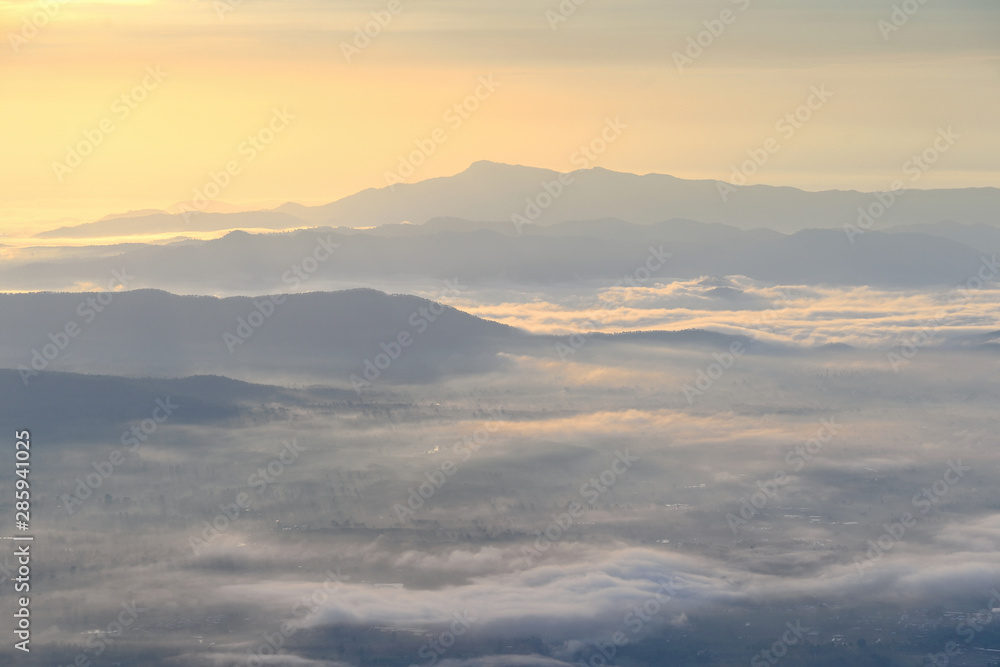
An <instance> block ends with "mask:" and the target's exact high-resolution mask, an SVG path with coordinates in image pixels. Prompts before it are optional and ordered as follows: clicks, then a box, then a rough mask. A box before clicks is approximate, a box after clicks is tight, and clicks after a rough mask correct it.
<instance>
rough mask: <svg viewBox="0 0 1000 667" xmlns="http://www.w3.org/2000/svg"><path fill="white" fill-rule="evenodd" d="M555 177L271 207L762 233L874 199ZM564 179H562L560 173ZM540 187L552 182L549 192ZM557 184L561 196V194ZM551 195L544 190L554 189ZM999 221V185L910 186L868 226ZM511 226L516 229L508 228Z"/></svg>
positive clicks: (578, 174)
mask: <svg viewBox="0 0 1000 667" xmlns="http://www.w3.org/2000/svg"><path fill="white" fill-rule="evenodd" d="M559 176H560V174H559V172H556V171H552V170H549V169H538V168H534V167H524V166H517V165H508V164H499V163H495V162H486V161H482V162H476V163H474V164H473V165H472V166H471V167H469V168H468V169H466V170H465V171H463V172H461V173H459V174H456V175H454V176H449V177H442V178H432V179H428V180H425V181H420V182H418V183H412V184H400V185H396V186H394V187H393V188H392V189H389V188H378V189H375V188H371V189H368V190H364V191H362V192H359V193H357V194H354V195H351V196H349V197H345V198H344V199H341V200H339V201H336V202H333V203H331V204H326V205H324V206H302V205H300V204H292V203H290V204H285V205H283V206H280V207H279V208H277V209H276V210H277V211H280V212H283V213H288V214H290V215H293V216H295V217H297V218H301V219H302V220H306V221H309V222H312V223H314V224H323V225H333V226H338V225H344V226H358V225H384V224H393V223H400V222H403V221H409V222H411V223H414V224H420V223H423V222H426V221H428V220H431V219H433V218H437V217H457V218H464V219H468V220H476V221H491V222H509V221H510V220H511V216H512V215H514V214H519V215H521V216H522V217H525V218H530V217H532V215H534V211H531V208H530V207H531V202H535V206H537V207H538V218H537V220H538V222H539V223H540V224H545V225H548V224H556V223H559V222H564V221H567V220H584V219H593V218H620V219H622V220H626V221H629V222H634V223H639V224H650V223H655V222H659V221H661V220H666V219H669V218H689V219H692V220H701V221H704V222H722V223H726V224H731V225H734V226H736V227H740V228H741V229H752V228H755V227H764V228H768V229H774V230H778V231H784V232H791V231H798V230H801V229H809V228H839V227H842V226H843V225H845V224H851V223H855V224H856V223H857V220H858V216H859V213H858V208H859V207H866V208H867V207H868V206H870V205H871V204H873V203H877V200H876V199H875V196H874V195H873V194H872V193H864V192H856V191H844V190H827V191H823V192H807V191H804V190H799V189H796V188H791V187H772V186H768V185H751V186H744V187H739V188H735V189H734V190H733V191H730V192H726V197H725V199H724V198H723V195H722V194H721V193H720V187H724V186H722V185H721V184H720V182H719V181H712V180H684V179H680V178H675V177H673V176H667V175H664V174H645V175H641V176H640V175H636V174H627V173H620V172H614V171H609V170H607V169H603V168H600V167H595V168H592V169H583V170H578V171H574V172H571V174H570V177H571V178H572V182H571V183H569V184H568V185H563V184H561V183H559ZM563 180H564V181H565V180H567V179H566V178H565V177H564V178H563ZM545 184H549V187H548V189H546V186H545ZM560 188H561V191H560ZM557 191H558V196H552V195H551V194H550V193H556V192H557ZM947 219H951V220H956V221H959V222H965V223H986V224H998V222H1000V189H997V188H966V189H952V190H910V191H905V192H903V193H898V197H897V201H895V202H894V203H893V205H892V206H890V207H889V208H888V210H887V211H885V213H884V214H883V215H882V216H881V217H879V218H878V219H877V220H876V221H875V223H874V224H873V225H872V228H873V229H884V228H886V227H890V226H893V225H898V224H921V223H935V222H940V221H942V220H947ZM512 224H513V223H512Z"/></svg>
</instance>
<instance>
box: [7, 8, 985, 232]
mask: <svg viewBox="0 0 1000 667" xmlns="http://www.w3.org/2000/svg"><path fill="white" fill-rule="evenodd" d="M575 2H580V4H579V5H576V4H575ZM908 2H909V3H910V5H912V7H911V8H915V11H914V12H913V14H912V16H910V15H908V14H897V15H896V16H895V18H894V17H893V2H888V1H883V0H864V1H862V0H840V1H834V0H829V1H826V0H823V1H819V0H814V1H801V2H796V3H788V2H779V1H778V0H718V1H715V0H713V1H704V2H701V1H699V2H694V1H691V0H658V1H655V2H654V1H652V0H618V1H615V2H610V1H608V0H564V1H563V3H562V5H560V3H559V2H558V1H557V0H550V1H545V0H531V1H529V0H503V1H499V0H476V1H471V0H467V1H466V2H458V1H456V0H371V1H365V2H361V1H353V0H352V1H347V2H324V1H319V0H312V1H310V0H283V1H281V2H277V1H274V0H115V1H112V0H106V1H103V2H91V1H89V0H65V1H64V2H59V0H51V2H47V1H46V0H42V1H41V2H40V1H39V0H33V1H26V0H0V32H2V34H3V36H4V40H3V41H4V43H3V44H0V146H2V153H0V155H2V158H3V159H2V160H0V182H2V183H3V186H2V189H0V233H13V232H14V231H16V230H23V229H24V228H25V227H26V226H30V227H32V228H35V227H39V228H50V227H52V226H55V225H53V224H52V222H53V221H59V222H60V224H62V223H64V222H67V221H81V222H82V221H87V220H92V219H96V218H97V217H100V216H102V215H104V214H107V213H114V212H121V211H125V210H129V209H138V208H166V207H168V206H170V205H172V204H174V203H176V202H179V201H186V200H190V199H192V197H193V195H194V192H195V190H196V189H200V188H204V186H206V185H207V184H208V183H211V182H212V178H211V174H212V173H216V175H217V178H218V179H221V180H223V181H225V180H227V178H226V177H227V176H229V175H223V176H219V175H218V174H219V172H225V170H226V168H227V165H229V164H230V163H233V164H235V165H236V167H237V169H236V170H234V171H235V172H238V173H234V174H233V175H231V178H229V179H228V183H227V184H226V186H225V187H223V188H220V193H219V196H218V197H217V199H220V200H222V201H225V202H229V203H233V204H237V205H242V206H259V205H271V204H276V203H280V202H282V201H288V200H293V201H299V202H303V203H326V202H329V201H332V200H335V199H337V198H339V197H342V196H345V195H348V194H352V193H354V192H356V191H358V190H361V189H363V188H366V187H382V186H384V185H385V182H386V178H385V173H386V172H387V171H392V170H397V169H398V168H399V162H400V157H401V156H405V155H408V154H409V153H411V152H412V151H414V150H416V149H417V144H416V142H421V141H422V142H424V144H425V145H428V144H427V143H426V142H427V141H432V143H433V144H434V146H435V148H434V151H433V153H432V154H430V155H428V156H427V157H426V159H425V160H423V161H422V162H423V163H422V164H421V165H420V166H419V167H417V168H416V169H415V170H414V172H413V174H412V176H410V177H409V178H408V180H411V181H414V180H422V179H425V178H430V177H434V176H442V175H449V174H453V173H457V172H459V171H462V170H463V169H465V168H466V167H467V166H468V165H469V164H470V163H472V162H474V161H476V160H481V159H488V160H494V161H499V162H509V163H516V164H527V165H532V166H540V167H548V168H552V169H557V170H562V171H569V170H572V169H574V168H576V167H575V166H574V165H573V164H572V163H571V160H570V156H571V155H572V154H573V153H574V151H576V150H577V149H578V147H579V146H580V145H581V144H585V143H589V142H590V140H591V139H593V138H594V137H596V136H597V135H598V133H599V132H600V130H601V128H602V126H603V125H604V122H605V119H607V118H619V119H620V120H621V121H622V122H623V123H626V124H627V125H628V129H627V130H626V131H625V132H624V133H623V135H622V137H621V139H620V140H619V141H616V142H615V143H614V145H613V146H611V147H610V148H609V149H608V150H607V152H606V153H604V154H603V155H600V156H599V158H598V159H597V160H596V161H595V162H594V164H596V165H600V166H603V167H607V168H610V169H616V170H621V171H630V172H637V173H646V172H651V171H655V172H660V173H668V174H673V175H675V176H679V177H686V178H718V179H722V180H732V178H731V175H732V165H734V164H738V163H740V162H743V161H744V160H746V159H747V151H754V150H757V149H760V147H762V146H763V145H764V144H765V142H766V141H767V140H768V139H775V140H777V144H778V147H779V150H777V151H776V152H774V153H773V154H771V155H770V156H769V157H768V160H767V162H766V164H764V165H763V166H761V167H760V168H759V170H758V171H757V173H756V174H754V175H753V176H752V177H751V179H750V182H755V183H769V184H776V185H793V186H797V187H803V188H806V189H814V190H817V189H834V188H837V189H865V190H876V189H886V188H888V186H889V183H891V182H892V181H893V180H894V179H896V178H897V177H898V176H899V174H900V170H901V166H902V165H903V163H904V162H906V160H907V159H908V158H909V157H910V156H912V155H914V154H918V153H920V152H922V151H923V150H924V149H925V148H928V147H929V146H931V145H932V144H933V141H934V138H935V135H936V133H937V130H938V129H939V128H947V127H951V128H953V131H954V132H955V133H957V134H958V135H959V136H960V138H959V139H958V141H957V142H956V143H955V145H954V146H953V147H952V148H951V149H950V150H949V151H948V152H947V154H945V155H942V156H941V158H940V160H939V161H938V162H937V163H936V164H935V165H933V167H932V168H931V169H929V170H928V171H927V173H926V174H925V175H924V176H923V178H922V179H921V181H920V182H919V183H918V184H917V187H964V186H986V185H989V186H1000V168H998V167H1000V165H998V161H1000V124H998V123H997V122H996V109H997V108H1000V85H998V84H1000V49H998V47H1000V31H998V29H997V28H998V27H1000V3H997V2H995V0H990V1H986V0H956V1H953V2H948V3H944V2H938V1H936V0H925V3H924V4H923V5H921V4H920V2H919V1H918V0H908ZM790 5H791V6H790ZM897 6H899V3H897ZM560 7H562V8H563V9H562V10H560ZM569 8H573V11H572V12H570V11H569ZM373 12H374V13H375V14H376V15H378V17H380V18H381V21H382V23H384V24H385V25H378V24H375V23H371V22H372V21H375V20H376V18H373ZM394 12H395V13H394ZM563 19H565V20H563ZM723 19H725V20H726V21H728V23H723V22H722V20H723ZM880 21H882V22H883V23H882V24H881V25H880V23H879V22H880ZM705 22H708V23H707V25H706V23H705ZM366 24H369V25H368V28H369V31H370V32H372V33H373V34H374V36H373V37H370V38H369V41H368V43H367V45H364V42H362V41H360V40H359V41H358V42H357V43H354V42H353V40H354V39H355V37H356V34H357V33H356V29H360V30H364V28H365V26H366ZM720 26H722V27H721V29H720ZM713 28H714V30H715V31H716V32H717V33H718V34H711V33H710V32H706V31H709V30H710V29H713ZM896 28H898V29H896ZM699 33H702V34H701V36H700V38H701V40H702V42H703V43H705V44H707V46H705V47H704V48H703V49H702V52H701V53H700V54H698V53H697V50H692V51H689V52H688V53H689V55H690V54H696V56H695V57H694V58H692V59H691V61H690V62H686V63H684V65H685V66H684V67H683V69H680V70H679V69H678V66H677V64H676V60H677V59H676V58H675V55H674V54H675V52H681V53H684V52H685V50H687V49H688V47H689V44H690V42H689V38H691V39H693V40H696V39H698V38H699ZM345 44H347V45H350V46H351V47H353V48H346V49H345V46H344V45H345ZM359 44H360V45H361V46H362V47H363V48H359V46H358V45H359ZM355 49H356V50H355ZM345 52H346V53H345ZM149 72H160V74H159V75H157V76H155V77H154V76H152V75H151V74H149ZM483 79H487V80H492V81H493V82H495V87H492V86H491V87H489V88H484V87H483V84H481V83H480V82H481V81H482V80H483ZM824 86H825V90H828V91H829V92H830V93H832V96H831V97H830V98H829V99H828V100H826V101H825V102H823V103H821V104H815V102H816V100H815V99H813V102H814V106H816V107H817V108H815V109H814V110H811V111H810V112H809V113H808V114H807V115H809V116H810V117H809V119H808V120H807V121H805V122H803V123H799V124H798V125H799V126H797V127H795V128H794V133H792V134H791V135H789V131H788V129H787V128H788V125H787V124H786V125H785V126H784V130H783V131H779V130H778V126H777V125H776V124H777V123H778V122H779V121H780V120H781V119H782V118H783V117H785V116H786V114H789V113H794V112H796V110H797V109H799V107H800V106H801V105H803V104H806V103H807V102H808V101H809V100H810V95H811V94H812V93H811V92H810V91H811V90H812V89H813V88H814V87H816V88H821V87H824ZM477 92H478V93H479V98H478V99H476V98H475V94H476V93H477ZM470 95H471V96H473V97H472V98H470V97H469V96H470ZM123 96H124V97H123ZM470 100H471V101H470ZM463 103H465V104H466V106H467V107H474V109H473V110H471V111H470V110H468V109H466V110H462V111H461V112H459V111H455V110H454V109H453V107H454V105H456V104H459V105H461V104H463ZM449 109H452V111H451V112H450V113H449ZM276 113H277V114H278V115H277V116H276ZM801 113H805V112H801ZM459 114H460V115H459ZM102 124H103V125H102ZM102 127H103V128H104V130H107V131H104V130H102V129H101V128H102ZM269 127H270V128H271V129H270V130H268V128H269ZM275 128H280V130H276V129H275ZM437 128H441V131H440V132H439V133H438V135H437V136H438V139H439V141H438V142H433V140H432V139H430V138H431V137H432V136H433V133H434V131H435V129H437ZM259 133H260V137H258V146H259V148H260V149H259V150H258V149H257V148H254V147H253V146H252V145H251V144H250V143H247V142H248V138H249V137H250V136H251V135H258V134H259ZM88 137H89V138H88ZM98 139H99V141H98ZM263 140H270V143H267V142H266V141H263ZM81 142H83V143H84V144H85V145H84V146H83V151H86V152H88V153H89V154H88V155H86V156H80V159H79V163H78V165H77V166H75V167H72V168H69V169H67V168H66V167H67V166H68V165H69V164H70V162H72V161H73V160H75V158H72V157H70V156H68V152H69V151H70V150H71V149H72V147H75V146H79V145H80V143H81ZM90 144H92V145H90ZM88 149H89V150H88ZM83 151H80V152H83ZM251 155H252V158H251ZM57 163H58V164H57ZM59 165H62V167H60V166H59Z"/></svg>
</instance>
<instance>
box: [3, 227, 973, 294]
mask: <svg viewBox="0 0 1000 667" xmlns="http://www.w3.org/2000/svg"><path fill="white" fill-rule="evenodd" d="M495 224H496V223H489V224H485V225H482V224H480V223H472V222H469V223H467V225H466V228H467V230H466V231H454V229H455V228H456V227H459V226H461V221H458V220H455V219H440V220H434V221H431V222H430V223H428V224H427V225H421V226H410V225H400V226H388V227H386V228H379V229H375V230H367V231H362V230H347V229H344V228H339V229H332V228H317V229H309V230H300V231H294V232H285V233H268V234H250V233H246V232H232V233H230V234H228V235H226V236H225V237H223V238H219V239H214V240H210V241H190V240H189V241H185V242H181V243H175V244H169V245H162V246H161V245H148V246H142V247H138V248H136V247H126V248H123V251H122V252H119V253H106V254H105V255H103V256H97V257H95V256H80V255H79V254H67V257H66V259H63V260H60V261H56V260H49V261H38V262H32V263H27V264H21V265H18V266H12V265H10V264H8V265H7V266H6V267H5V268H3V269H0V281H2V282H3V284H4V285H5V286H7V288H8V289H14V290H25V291H27V290H64V289H72V288H73V286H74V285H77V284H79V283H90V284H93V285H103V284H105V283H106V282H107V281H108V277H109V276H110V275H111V272H112V271H115V270H119V271H120V270H122V268H123V267H127V268H128V271H129V273H131V274H134V276H135V279H134V281H133V282H131V283H130V284H129V285H128V287H129V289H134V288H141V287H146V288H156V289H166V290H170V291H174V292H187V293H190V292H201V293H204V292H205V291H230V292H237V293H240V292H242V293H251V294H253V293H258V294H259V293H266V292H278V291H288V290H289V287H290V286H293V287H298V286H299V283H302V284H305V285H306V287H308V286H309V285H310V284H311V285H317V287H316V288H317V289H326V288H328V287H325V286H323V285H322V281H324V280H326V281H333V282H337V283H338V284H344V283H348V282H350V281H356V283H357V282H360V283H367V284H377V281H397V282H398V283H400V284H406V283H407V281H408V280H411V279H414V278H416V279H420V280H423V281H424V282H427V281H432V282H441V281H444V280H454V279H458V280H459V281H460V282H461V283H462V284H470V285H483V284H499V283H503V284H520V285H535V286H544V285H553V284H556V283H571V282H575V281H581V280H584V281H586V280H594V281H599V282H601V283H605V284H607V285H609V286H610V285H613V284H615V282H617V281H618V280H621V279H622V278H623V277H624V276H629V275H634V274H635V272H636V270H637V269H638V268H639V267H642V266H644V265H645V262H646V260H647V258H649V257H650V256H653V255H655V256H656V257H657V258H658V259H655V261H653V262H652V264H653V265H657V264H658V265H659V268H658V269H657V270H656V272H655V274H652V275H651V276H648V277H647V278H648V279H650V280H653V281H660V282H669V281H670V280H673V279H692V278H698V277H701V276H729V275H744V276H748V277H750V278H753V279H755V280H760V281H763V282H767V283H774V284H820V283H827V284H839V285H872V286H883V287H928V286H938V285H953V284H958V283H962V282H965V281H966V280H968V279H969V278H970V277H971V276H973V275H975V273H976V271H977V270H978V269H979V267H980V265H981V262H982V260H983V256H984V255H985V254H988V252H987V250H986V249H976V248H972V247H969V246H968V245H964V244H962V243H960V242H958V241H955V240H952V239H949V238H943V237H942V236H940V235H937V234H935V235H931V234H927V233H913V232H897V233H892V234H889V233H883V232H867V233H864V234H860V235H855V236H853V237H849V236H848V234H846V233H845V232H844V231H843V230H841V229H835V230H834V229H813V230H804V231H800V232H796V233H793V234H782V233H779V232H775V231H770V230H764V229H757V230H741V229H738V228H736V227H732V226H729V225H723V224H719V223H714V224H706V223H699V222H694V221H690V220H683V219H677V220H669V221H666V222H660V223H655V224H651V225H637V224H634V223H628V222H624V221H621V220H615V219H605V220H592V221H576V222H566V223H561V224H559V225H553V226H551V227H538V226H532V227H526V228H525V229H524V233H523V234H521V235H520V236H518V235H516V234H510V233H503V232H501V231H499V230H497V229H495V228H494V227H495ZM986 231H988V229H987V228H982V232H983V233H981V234H979V235H980V236H983V237H984V238H986V236H987V235H986V234H985V232H986ZM974 236H975V234H972V235H970V242H972V241H974V240H975V238H973V237H974ZM321 242H322V243H325V244H326V245H327V246H331V247H332V246H334V245H338V246H339V247H337V248H336V249H335V250H333V251H332V252H330V253H329V259H327V260H325V261H322V262H316V263H315V266H311V268H312V269H313V272H312V273H310V275H309V280H311V281H313V282H312V283H307V282H304V281H301V280H298V281H297V279H296V278H295V277H294V275H293V268H294V267H297V266H299V265H300V264H302V262H303V261H304V260H305V259H306V258H308V257H310V256H311V255H312V253H313V252H314V250H315V249H316V248H317V247H318V244H319V243H321ZM323 254H324V256H326V255H325V251H324V253H323ZM667 254H669V255H670V257H669V258H665V256H666V255H667ZM356 283H355V284H356ZM343 286H346V285H343Z"/></svg>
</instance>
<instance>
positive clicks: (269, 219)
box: [35, 211, 308, 239]
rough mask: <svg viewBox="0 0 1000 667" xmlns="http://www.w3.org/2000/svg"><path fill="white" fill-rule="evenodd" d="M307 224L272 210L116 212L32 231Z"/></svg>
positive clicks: (82, 233) (49, 234)
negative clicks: (63, 225)
mask: <svg viewBox="0 0 1000 667" xmlns="http://www.w3.org/2000/svg"><path fill="white" fill-rule="evenodd" d="M306 226H308V225H307V224H306V223H304V222H303V221H302V220H299V219H298V218H294V217H292V216H290V215H287V214H284V213H277V212H274V211H250V212H245V213H198V212H194V213H191V214H189V215H188V216H187V217H185V216H184V215H181V214H173V215H172V214H169V213H163V212H154V213H144V214H142V215H129V214H123V215H117V216H113V217H106V218H103V219H101V220H98V221H97V222H88V223H85V224H82V225H75V226H72V227H59V228H58V229H52V230H49V231H45V232H41V233H38V234H35V238H41V239H53V238H74V239H86V238H100V237H114V236H137V235H147V234H168V233H184V232H215V231H224V230H229V229H276V230H281V229H294V228H296V227H306Z"/></svg>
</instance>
